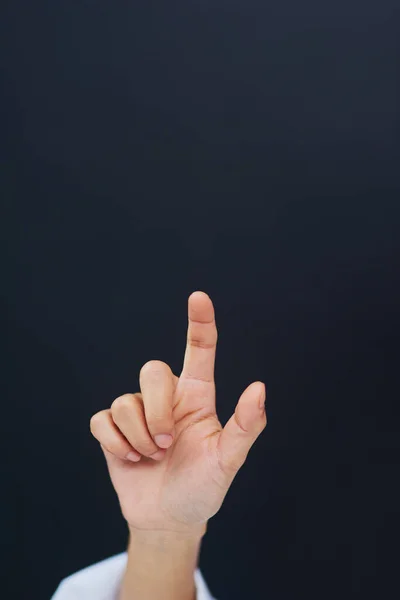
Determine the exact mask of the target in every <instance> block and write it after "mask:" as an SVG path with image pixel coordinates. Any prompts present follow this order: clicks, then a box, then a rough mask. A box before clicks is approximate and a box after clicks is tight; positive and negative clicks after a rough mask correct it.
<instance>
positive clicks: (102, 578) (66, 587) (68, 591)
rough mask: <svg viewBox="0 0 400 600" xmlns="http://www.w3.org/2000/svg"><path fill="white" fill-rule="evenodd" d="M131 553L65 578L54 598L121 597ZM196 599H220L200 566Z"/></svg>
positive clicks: (105, 599)
mask: <svg viewBox="0 0 400 600" xmlns="http://www.w3.org/2000/svg"><path fill="white" fill-rule="evenodd" d="M126 562H127V553H126V552H122V553H121V554H116V555H115V556H111V557H110V558H106V559H105V560H102V561H100V562H98V563H95V564H94V565H90V566H89V567H86V568H85V569H82V570H81V571H77V572H76V573H73V574H72V575H69V577H66V578H65V579H63V580H62V581H61V583H60V585H59V586H58V588H57V590H56V591H55V593H54V595H53V596H52V598H51V600H118V595H119V591H120V586H121V582H122V577H123V574H124V572H125V568H126ZM194 580H195V586H196V590H197V599H196V600H216V599H215V598H214V597H213V596H212V595H211V593H210V591H209V589H208V588H207V585H206V582H205V581H204V578H203V576H202V574H201V572H200V570H199V569H196V571H195V573H194Z"/></svg>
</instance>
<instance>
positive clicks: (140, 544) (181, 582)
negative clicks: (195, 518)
mask: <svg viewBox="0 0 400 600" xmlns="http://www.w3.org/2000/svg"><path fill="white" fill-rule="evenodd" d="M205 532H206V526H204V527H202V528H200V529H199V530H196V531H191V532H188V533H179V534H178V533H162V532H144V531H137V530H132V529H130V532H129V533H130V536H129V546H128V562H127V568H126V571H125V575H124V578H123V582H122V588H121V594H120V598H119V600H155V599H157V598H163V600H196V589H195V583H194V572H195V569H196V567H197V563H198V557H199V553H200V546H201V541H202V538H203V535H204V534H205Z"/></svg>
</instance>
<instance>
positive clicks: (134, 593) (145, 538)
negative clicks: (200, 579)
mask: <svg viewBox="0 0 400 600" xmlns="http://www.w3.org/2000/svg"><path fill="white" fill-rule="evenodd" d="M217 337H218V334H217V327H216V322H215V314H214V306H213V303H212V301H211V299H210V297H209V296H208V295H207V294H205V293H204V292H200V291H197V292H193V294H191V295H190V296H189V299H188V330H187V342H186V350H185V355H184V362H183V369H182V372H181V373H180V375H179V377H178V376H177V375H175V374H174V373H173V372H172V370H171V368H170V367H169V366H168V364H166V363H165V362H162V361H160V360H150V361H149V362H147V363H146V364H145V365H144V366H143V367H142V368H141V370H140V375H139V384H140V392H137V393H132V394H124V395H123V396H120V397H118V398H116V400H114V401H113V403H112V404H111V407H110V408H109V409H106V410H102V411H100V412H98V413H96V414H95V415H93V417H92V419H91V421H90V429H91V432H92V434H93V435H94V437H95V438H96V439H97V440H98V441H99V442H100V445H101V447H102V449H103V452H104V455H105V457H106V461H107V465H108V469H109V474H110V478H111V481H112V484H113V486H114V488H115V491H116V493H117V495H118V498H119V502H120V506H121V511H122V514H123V517H124V518H125V520H126V522H127V525H128V529H129V534H130V535H129V546H128V565H127V569H126V572H125V576H124V579H123V583H122V588H121V592H120V598H119V600H131V599H134V600H152V599H153V598H154V599H155V598H161V597H162V598H163V600H195V599H196V590H195V585H194V571H195V569H196V566H197V561H198V555H199V551H200V545H201V540H202V537H203V535H204V534H205V533H206V530H207V522H208V520H209V519H210V518H211V517H213V516H214V515H215V514H216V513H217V512H218V510H219V509H220V508H221V505H222V503H223V501H224V498H225V496H226V494H227V492H228V489H229V487H230V485H231V483H232V481H233V479H234V477H235V475H236V474H237V472H238V471H239V469H240V468H241V467H242V466H243V464H244V463H245V461H246V458H247V455H248V453H249V450H250V448H251V447H252V445H253V444H254V442H255V441H256V439H257V438H258V436H259V435H260V434H261V432H262V431H263V430H264V428H265V426H266V424H267V417H266V411H265V385H264V383H262V382H261V381H255V382H253V383H251V384H250V385H249V386H248V387H247V388H246V389H245V390H244V392H243V393H242V395H241V396H240V398H239V401H238V403H237V405H236V408H235V412H234V414H233V415H232V417H231V418H230V419H229V421H228V422H227V423H226V425H225V426H224V427H222V425H221V423H220V422H219V420H218V417H217V413H216V397H215V396H216V395H215V382H214V367H215V353H216V345H217ZM156 436H161V437H157V438H156ZM169 436H171V437H169Z"/></svg>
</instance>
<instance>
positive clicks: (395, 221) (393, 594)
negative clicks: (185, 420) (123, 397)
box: [1, 0, 400, 600]
mask: <svg viewBox="0 0 400 600" xmlns="http://www.w3.org/2000/svg"><path fill="white" fill-rule="evenodd" d="M396 5H397V6H396ZM399 14H400V13H399V6H398V2H396V1H395V0H393V1H390V0H380V2H372V1H367V2H365V1H364V2H361V0H347V1H344V0H339V1H337V2H335V3H333V2H329V3H328V2H320V1H319V2H317V1H316V0H313V1H311V0H305V2H297V1H295V0H279V1H278V0H271V1H268V2H266V1H261V0H260V1H258V2H256V1H254V0H247V1H244V0H241V1H240V2H239V1H238V0H229V1H228V0H217V1H215V0H214V1H213V2H211V1H210V0H186V1H183V0H179V2H165V1H164V2H161V1H146V2H145V1H142V2H132V1H127V0H125V1H114V2H105V1H100V0H98V1H94V0H93V1H88V0H87V1H82V0H81V1H79V2H78V1H71V0H70V1H53V0H52V1H50V0H48V1H47V2H43V1H35V2H31V1H28V0H26V1H13V2H6V3H5V5H4V4H3V9H2V19H1V23H2V25H1V28H2V31H1V44H2V48H3V53H2V55H3V60H2V66H3V69H2V88H3V100H4V102H3V110H2V115H3V120H4V126H3V135H2V140H3V144H2V146H3V149H4V153H3V161H2V162H3V168H2V173H1V197H2V204H3V206H4V207H5V209H6V210H5V217H6V218H5V219H3V220H2V225H1V240H2V246H3V250H2V258H3V263H4V264H3V267H4V268H3V269H2V273H3V276H2V282H3V286H2V291H1V314H2V319H3V325H4V326H5V327H6V328H7V329H6V335H5V336H4V337H3V342H2V343H3V344H4V352H5V354H4V355H5V360H4V361H3V367H4V368H3V384H2V387H3V392H4V393H3V394H2V418H1V439H2V445H3V446H4V450H3V451H2V459H3V460H2V463H3V468H2V471H3V476H2V479H3V492H2V500H3V507H2V509H1V518H2V523H1V536H2V538H3V542H4V545H5V550H6V552H5V554H4V555H5V562H4V561H3V566H4V567H5V575H4V578H3V579H2V584H1V585H2V587H3V591H4V589H6V594H5V596H4V597H7V599H10V598H14V597H15V598H17V597H18V598H29V599H34V600H36V599H38V600H40V599H48V598H49V597H50V596H51V594H52V593H53V592H54V590H55V588H56V586H57V584H58V583H59V581H60V579H61V578H62V577H65V576H66V575H68V574H70V573H72V572H73V571H76V570H77V569H80V568H83V567H85V566H87V565H88V564H91V563H93V562H95V561H97V560H100V559H103V558H106V557H107V556H110V555H111V554H113V553H116V552H120V551H122V550H124V548H125V542H126V530H125V526H124V523H123V520H122V517H121V515H120V511H119V506H118V502H117V498H116V496H115V494H114V491H113V489H112V486H111V483H110V481H109V479H108V474H107V471H106V467H105V464H104V461H103V456H102V454H101V451H100V449H99V448H98V446H97V443H96V442H95V440H94V439H93V438H92V437H91V435H90V432H89V419H90V416H91V415H92V414H93V413H94V412H97V411H98V410H100V409H102V408H106V407H108V406H109V405H110V404H111V402H112V400H113V399H114V398H115V397H116V396H117V395H120V394H122V393H125V392H128V391H129V392H135V391H138V385H139V384H138V374H139V370H140V367H141V366H142V364H143V363H144V362H146V361H147V360H150V359H154V358H155V359H160V360H165V361H166V362H168V363H169V364H170V365H171V367H172V368H173V370H174V371H175V372H176V373H179V369H180V368H181V365H182V359H183V352H184V345H185V336H186V310H187V297H188V295H189V294H190V293H191V292H192V291H194V290H196V289H201V290H204V291H206V292H207V293H208V294H209V295H210V296H211V298H212V299H213V301H214V304H215V309H216V316H217V325H218V330H219V345H218V353H217V363H216V383H217V406H218V411H219V417H220V419H221V421H222V423H223V424H224V423H225V422H226V421H227V420H228V418H229V417H230V415H231V414H232V412H233V410H234V407H235V405H236V402H237V400H238V398H239V396H240V394H241V392H242V391H243V389H244V388H245V387H246V386H247V385H248V384H249V383H251V381H254V380H256V379H261V380H262V381H265V382H266V384H267V388H268V411H267V412H268V419H269V424H268V426H267V428H266V430H265V432H264V433H263V435H262V436H261V437H260V439H259V440H257V442H256V444H255V446H254V447H253V449H252V451H251V452H250V454H249V457H248V460H247V462H246V465H245V466H244V467H243V469H242V470H241V471H240V473H239V474H238V476H237V477H236V479H235V481H234V484H233V486H232V488H231V490H230V491H229V493H228V496H227V498H226V501H225V503H224V505H223V507H222V509H221V511H220V512H219V513H218V514H217V516H216V517H214V518H213V519H212V520H211V521H210V524H209V529H208V533H207V536H206V538H205V539H204V542H203V549H202V553H201V559H200V567H201V569H202V571H203V573H204V576H205V578H206V581H207V583H208V585H209V586H210V589H211V591H212V593H213V594H214V595H215V596H216V597H217V598H218V600H243V599H244V598H246V599H247V598H264V597H265V598H268V599H269V600H286V599H290V600H292V599H295V598H296V599H297V598H307V599H308V600H311V599H314V598H315V599H317V598H318V599H321V598H324V599H331V598H332V599H337V598H355V597H366V595H367V594H368V595H369V597H376V598H385V599H386V600H387V599H390V598H397V597H398V595H397V594H398V590H396V585H397V582H396V577H395V570H396V567H397V565H398V553H397V544H396V545H395V542H396V541H397V538H396V535H395V524H396V521H397V520H398V506H399V495H398V490H397V486H398V474H399V473H398V464H399V439H398V435H397V430H398V423H397V417H398V409H397V404H398V400H399V383H398V371H399V366H398V365H399V358H400V356H399V338H400V336H399V333H400V317H399V301H400V283H399V259H400V240H399V223H400V218H399V217H400V206H399V202H400V196H399V191H400V177H399V153H398V149H399V145H398V141H399V105H400V102H399V94H398V89H397V87H398V73H399V45H398V37H397V34H398V31H399Z"/></svg>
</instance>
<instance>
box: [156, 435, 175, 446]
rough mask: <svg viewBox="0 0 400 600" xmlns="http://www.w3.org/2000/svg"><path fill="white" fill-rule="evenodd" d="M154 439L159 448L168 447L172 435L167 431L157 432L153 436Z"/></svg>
mask: <svg viewBox="0 0 400 600" xmlns="http://www.w3.org/2000/svg"><path fill="white" fill-rule="evenodd" d="M154 441H155V443H156V444H157V446H159V447H160V448H169V447H170V445H171V444H172V435H169V434H167V433H159V434H158V435H155V436H154Z"/></svg>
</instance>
